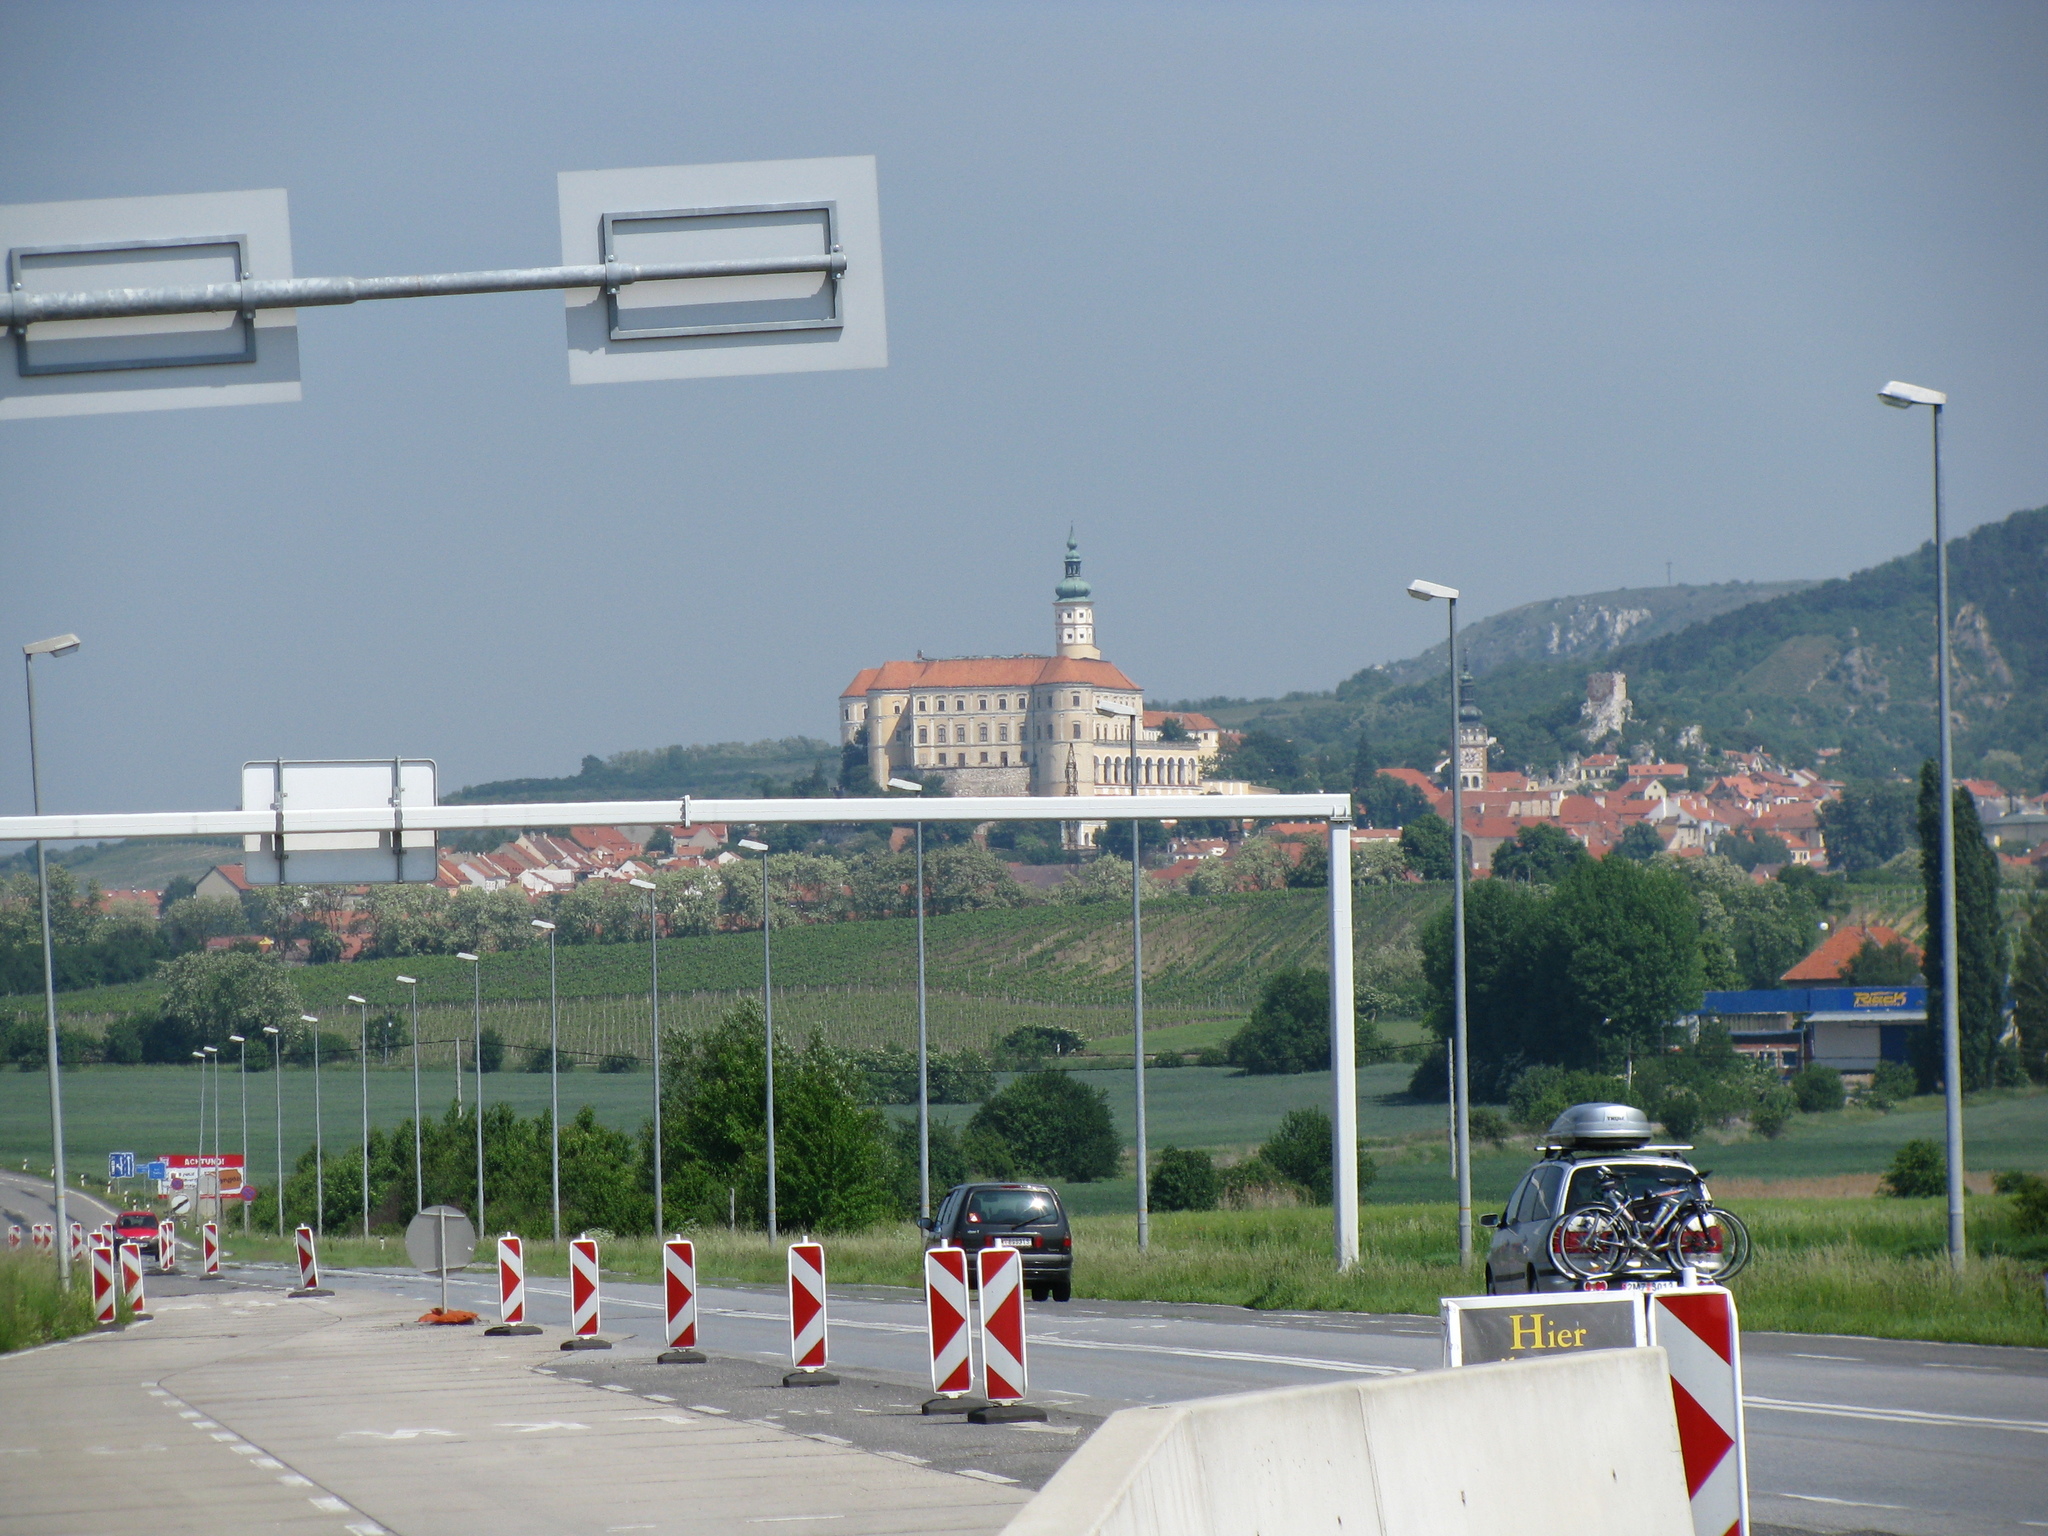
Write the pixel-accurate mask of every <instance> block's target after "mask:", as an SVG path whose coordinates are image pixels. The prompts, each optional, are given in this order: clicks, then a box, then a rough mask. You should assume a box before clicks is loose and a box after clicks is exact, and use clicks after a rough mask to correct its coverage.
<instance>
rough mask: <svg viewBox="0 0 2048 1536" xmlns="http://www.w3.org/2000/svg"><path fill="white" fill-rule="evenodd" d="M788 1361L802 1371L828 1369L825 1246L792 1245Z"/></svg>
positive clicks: (790, 1249) (790, 1247)
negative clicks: (826, 1360) (826, 1354)
mask: <svg viewBox="0 0 2048 1536" xmlns="http://www.w3.org/2000/svg"><path fill="white" fill-rule="evenodd" d="M789 1358H790V1359H791V1361H793V1362H794V1363H795V1365H796V1368H797V1369H798V1370H800V1371H822V1370H823V1369H824V1368H825V1245H824V1244H823V1243H791V1244H790V1245H789Z"/></svg>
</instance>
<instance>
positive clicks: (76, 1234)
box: [71, 1221, 85, 1264]
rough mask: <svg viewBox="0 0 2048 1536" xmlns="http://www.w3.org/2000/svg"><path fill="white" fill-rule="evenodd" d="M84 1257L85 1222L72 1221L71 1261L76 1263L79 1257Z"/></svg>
mask: <svg viewBox="0 0 2048 1536" xmlns="http://www.w3.org/2000/svg"><path fill="white" fill-rule="evenodd" d="M84 1257H85V1224H84V1223H83V1222H78V1221H74V1222H72V1223H71V1262H72V1263H74V1264H76V1263H77V1262H78V1261H79V1260H80V1259H82V1258H84Z"/></svg>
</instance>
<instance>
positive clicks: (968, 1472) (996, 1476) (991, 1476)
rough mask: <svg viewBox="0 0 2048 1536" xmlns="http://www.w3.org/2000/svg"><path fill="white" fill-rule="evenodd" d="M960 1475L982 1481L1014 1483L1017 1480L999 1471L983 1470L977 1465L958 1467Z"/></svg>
mask: <svg viewBox="0 0 2048 1536" xmlns="http://www.w3.org/2000/svg"><path fill="white" fill-rule="evenodd" d="M960 1475H961V1476H962V1477H972V1478H976V1479H978V1480H979V1481H981V1482H984V1483H1011V1484H1014V1483H1015V1482H1016V1481H1017V1479H1015V1478H1014V1477H1005V1476H1003V1474H1002V1473H1000V1472H984V1471H982V1470H981V1469H980V1468H979V1467H962V1468H961V1469H960Z"/></svg>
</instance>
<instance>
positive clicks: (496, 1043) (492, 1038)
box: [476, 1025, 505, 1072]
mask: <svg viewBox="0 0 2048 1536" xmlns="http://www.w3.org/2000/svg"><path fill="white" fill-rule="evenodd" d="M476 1041H477V1052H476V1060H477V1067H478V1069H479V1070H480V1071H484V1072H502V1071H503V1070H504V1068H505V1037H504V1036H503V1035H501V1034H499V1033H498V1031H497V1030H496V1029H495V1028H492V1027H491V1026H489V1025H486V1026H485V1027H484V1029H483V1030H482V1032H481V1033H479V1034H478V1035H477V1037H476Z"/></svg>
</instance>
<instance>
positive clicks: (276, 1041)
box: [263, 1024, 284, 1237]
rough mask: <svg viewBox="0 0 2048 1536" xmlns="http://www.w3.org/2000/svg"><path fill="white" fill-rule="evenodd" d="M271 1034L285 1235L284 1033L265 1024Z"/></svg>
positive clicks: (280, 1224)
mask: <svg viewBox="0 0 2048 1536" xmlns="http://www.w3.org/2000/svg"><path fill="white" fill-rule="evenodd" d="M263 1033H265V1034H266V1035H268V1036H270V1056H271V1061H270V1080H271V1084H272V1086H273V1088H274V1089H275V1090H276V1095H277V1235H278V1236H279V1237H283V1236H284V1034H283V1032H282V1031H281V1030H279V1029H278V1027H277V1026H276V1025H275V1024H266V1025H264V1026H263Z"/></svg>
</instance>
